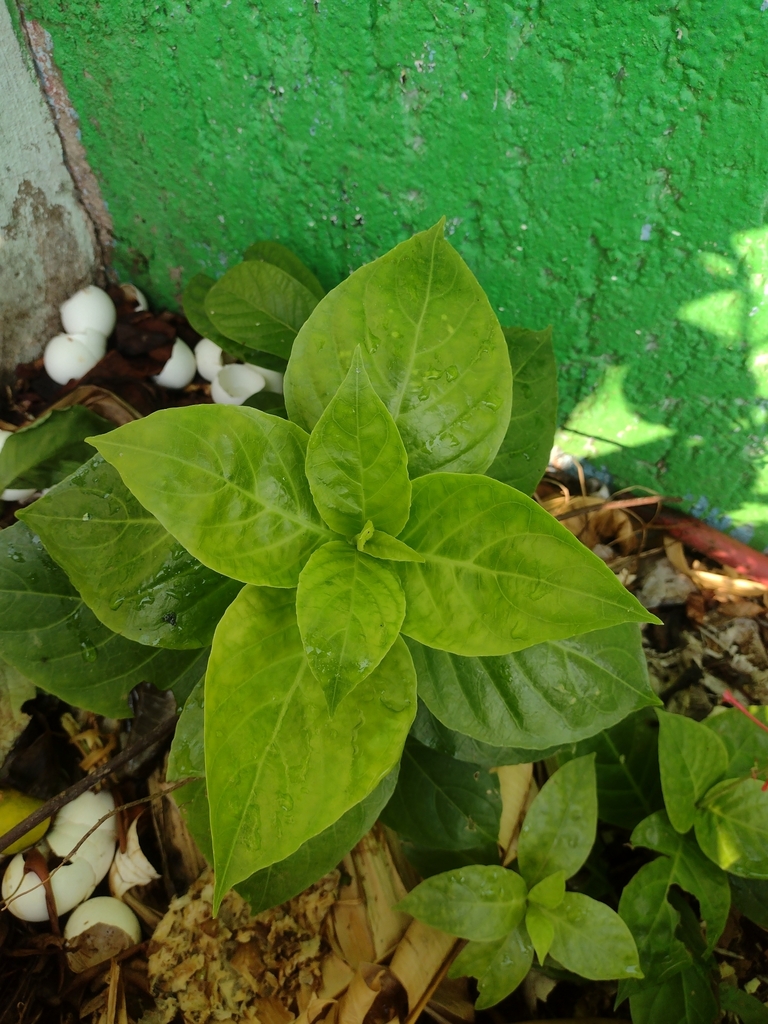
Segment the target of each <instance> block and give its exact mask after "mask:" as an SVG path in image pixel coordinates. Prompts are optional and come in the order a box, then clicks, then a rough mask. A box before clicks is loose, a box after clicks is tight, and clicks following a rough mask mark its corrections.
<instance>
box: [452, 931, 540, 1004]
mask: <svg viewBox="0 0 768 1024" xmlns="http://www.w3.org/2000/svg"><path fill="white" fill-rule="evenodd" d="M532 963H533V946H532V945H531V940H530V939H529V938H528V934H527V932H526V930H525V926H524V925H522V924H521V925H518V927H517V928H515V930H514V931H513V932H510V933H509V935H508V936H507V937H506V938H505V939H500V940H499V941H497V942H469V943H467V945H466V946H465V947H464V949H462V951H461V952H460V953H459V955H458V956H457V957H456V959H455V960H454V961H453V963H452V964H451V966H450V969H449V971H448V977H449V978H462V977H464V975H467V974H469V975H471V976H472V977H473V978H477V988H478V992H479V997H478V1000H477V1002H476V1003H475V1006H476V1008H477V1009H478V1010H486V1009H487V1008H488V1007H489V1006H494V1005H495V1004H496V1003H500V1002H501V1000H502V999H504V998H505V996H508V995H509V994H510V992H514V991H515V989H516V988H517V986H518V985H520V984H521V982H522V981H523V979H524V978H525V976H526V974H527V973H528V971H529V970H530V969H531V964H532Z"/></svg>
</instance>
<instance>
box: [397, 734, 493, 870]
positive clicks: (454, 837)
mask: <svg viewBox="0 0 768 1024" xmlns="http://www.w3.org/2000/svg"><path fill="white" fill-rule="evenodd" d="M382 819H383V821H384V822H385V823H386V824H387V825H389V827H390V828H393V829H394V830H395V831H396V832H399V833H400V834H401V835H403V836H405V837H406V838H407V839H410V840H412V841H413V842H414V843H419V844H420V845H422V846H425V847H432V848H437V849H443V850H471V849H473V848H474V847H477V846H484V847H489V848H494V849H495V848H496V844H497V843H498V838H499V823H500V821H501V796H500V794H499V780H498V778H497V776H496V775H490V774H489V773H488V772H486V771H483V770H482V769H480V768H479V766H477V765H473V764H468V763H467V762H466V761H455V760H453V758H451V757H446V756H445V755H444V754H438V753H436V752H435V751H434V750H429V749H428V748H427V747H424V746H422V744H421V743H418V742H417V741H416V740H414V739H413V738H411V737H409V739H408V742H407V743H406V745H405V750H404V751H403V758H402V761H401V762H400V777H399V779H398V780H397V787H396V788H395V792H394V794H393V796H392V799H391V800H390V801H389V803H388V804H387V806H386V808H385V810H384V813H383V814H382Z"/></svg>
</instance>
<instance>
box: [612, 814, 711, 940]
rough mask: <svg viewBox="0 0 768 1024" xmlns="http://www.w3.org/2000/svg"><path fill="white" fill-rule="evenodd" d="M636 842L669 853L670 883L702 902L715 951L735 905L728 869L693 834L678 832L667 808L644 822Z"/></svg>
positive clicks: (704, 920) (633, 839)
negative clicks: (714, 862)
mask: <svg viewBox="0 0 768 1024" xmlns="http://www.w3.org/2000/svg"><path fill="white" fill-rule="evenodd" d="M632 843H633V844H634V845H635V846H646V847H648V849H650V850H656V852H657V853H664V854H667V856H669V858H670V860H671V861H672V871H671V874H670V878H669V884H670V885H679V886H680V888H681V889H684V890H685V891H686V892H689V893H691V894H692V895H693V896H695V897H696V899H697V900H698V901H699V908H700V910H701V917H702V920H703V922H704V923H705V924H706V929H707V951H708V952H711V951H712V950H713V949H714V947H715V944H716V943H717V940H718V939H719V938H720V936H721V935H722V933H723V929H724V928H725V922H726V920H727V918H728V911H729V910H730V906H731V891H730V888H729V885H728V878H727V876H726V874H725V872H724V871H721V870H720V868H718V867H717V866H716V865H715V864H713V863H712V861H711V860H709V859H708V858H707V857H705V856H704V854H703V853H702V852H701V850H700V849H699V845H698V843H697V842H696V840H695V839H694V837H693V834H692V833H689V834H688V835H684V836H682V835H680V834H679V833H678V832H676V831H675V830H674V829H673V828H672V825H671V824H670V821H669V818H668V817H667V815H666V814H665V812H664V811H657V812H656V813H655V814H652V815H651V816H650V817H649V818H646V819H645V821H641V822H640V824H639V825H638V826H637V828H636V829H635V830H634V832H633V833H632Z"/></svg>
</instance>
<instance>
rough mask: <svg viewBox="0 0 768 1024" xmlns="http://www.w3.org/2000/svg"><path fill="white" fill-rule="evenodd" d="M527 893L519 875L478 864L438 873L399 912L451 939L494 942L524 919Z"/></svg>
mask: <svg viewBox="0 0 768 1024" xmlns="http://www.w3.org/2000/svg"><path fill="white" fill-rule="evenodd" d="M527 892H528V890H527V887H526V884H525V882H524V881H523V879H522V878H521V877H520V875H518V874H516V873H515V872H514V871H509V870H508V869H507V868H502V867H500V866H499V865H498V864H496V865H483V864H474V865H472V866H471V867H466V868H458V869H456V870H455V871H446V872H445V874H442V875H433V877H432V878H428V879H427V880H426V881H425V882H422V883H421V884H420V885H417V886H416V888H415V889H412V890H411V892H409V893H408V895H407V896H406V897H405V899H404V900H401V901H400V903H399V904H398V909H400V910H404V911H405V912H406V914H410V915H411V916H412V917H416V918H418V919H419V920H420V921H424V922H425V923H426V924H428V925H430V927H432V928H439V929H440V930H441V931H443V932H447V933H448V934H449V935H457V936H458V937H459V938H461V939H471V940H472V941H473V942H493V941H495V940H497V939H503V938H504V937H505V936H506V935H507V934H509V932H511V931H512V929H513V928H517V926H518V925H519V924H520V922H521V921H522V920H523V917H524V916H525V902H526V895H527Z"/></svg>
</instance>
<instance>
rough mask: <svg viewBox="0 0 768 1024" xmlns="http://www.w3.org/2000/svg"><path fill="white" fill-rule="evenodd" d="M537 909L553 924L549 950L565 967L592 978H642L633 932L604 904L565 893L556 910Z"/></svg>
mask: <svg viewBox="0 0 768 1024" xmlns="http://www.w3.org/2000/svg"><path fill="white" fill-rule="evenodd" d="M540 912H541V914H543V915H544V916H545V917H548V918H549V920H550V921H551V922H552V924H553V925H554V931H555V934H554V938H553V940H552V946H551V950H550V952H551V954H552V956H553V957H554V959H555V960H557V962H558V963H561V964H562V965H563V967H565V968H566V969H567V970H569V971H573V972H574V974H580V975H581V977H582V978H589V979H590V980H592V981H601V980H608V979H609V978H620V979H621V978H640V977H642V972H641V970H640V966H639V963H638V955H637V947H636V946H635V940H634V939H633V938H632V933H631V932H630V930H629V928H627V926H626V924H625V923H624V922H623V921H622V919H621V918H620V917H619V915H618V914H617V913H616V912H615V911H614V910H611V908H610V907H607V906H606V905H605V904H604V903H598V902H597V900H593V899H590V897H589V896H585V895H584V894H583V893H580V892H567V893H566V894H565V897H564V898H563V902H562V903H561V904H560V906H559V907H557V908H556V909H555V910H548V909H547V908H546V907H541V908H540Z"/></svg>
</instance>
